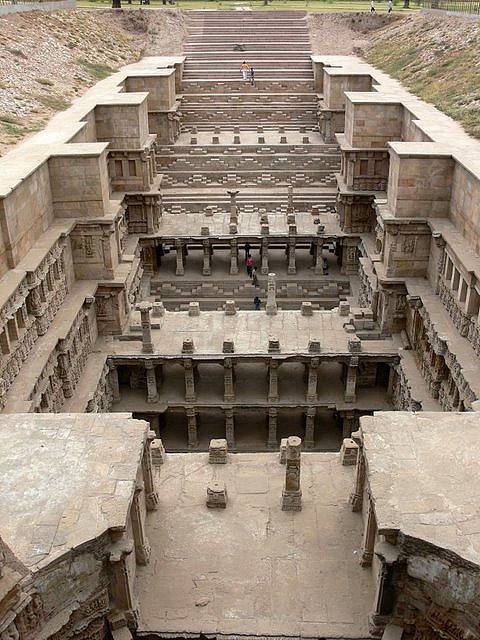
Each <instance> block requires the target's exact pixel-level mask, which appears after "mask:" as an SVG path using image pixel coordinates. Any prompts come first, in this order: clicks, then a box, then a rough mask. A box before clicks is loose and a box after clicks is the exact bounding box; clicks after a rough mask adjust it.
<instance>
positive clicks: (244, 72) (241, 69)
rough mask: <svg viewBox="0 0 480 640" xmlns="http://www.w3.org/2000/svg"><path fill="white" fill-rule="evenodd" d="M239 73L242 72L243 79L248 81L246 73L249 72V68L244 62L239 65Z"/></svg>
mask: <svg viewBox="0 0 480 640" xmlns="http://www.w3.org/2000/svg"><path fill="white" fill-rule="evenodd" d="M240 71H241V72H242V76H243V79H244V80H248V72H249V71H250V67H249V66H248V64H247V63H246V62H245V60H244V61H243V62H242V64H241V65H240Z"/></svg>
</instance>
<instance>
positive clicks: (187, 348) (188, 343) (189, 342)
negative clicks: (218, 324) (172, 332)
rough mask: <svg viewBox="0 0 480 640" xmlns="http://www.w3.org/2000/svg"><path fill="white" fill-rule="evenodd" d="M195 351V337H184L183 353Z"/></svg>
mask: <svg viewBox="0 0 480 640" xmlns="http://www.w3.org/2000/svg"><path fill="white" fill-rule="evenodd" d="M194 351H195V347H194V344H193V338H184V339H183V345H182V353H193V352H194Z"/></svg>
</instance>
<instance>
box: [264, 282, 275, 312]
mask: <svg viewBox="0 0 480 640" xmlns="http://www.w3.org/2000/svg"><path fill="white" fill-rule="evenodd" d="M265 310H266V312H267V315H269V316H274V315H275V314H276V313H277V310H278V307H277V286H276V284H275V274H274V273H269V274H268V283H267V304H266V306H265Z"/></svg>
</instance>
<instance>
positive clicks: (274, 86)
mask: <svg viewBox="0 0 480 640" xmlns="http://www.w3.org/2000/svg"><path fill="white" fill-rule="evenodd" d="M182 89H183V91H185V92H186V93H216V92H217V91H222V93H223V92H225V91H226V90H228V91H231V92H232V93H247V92H250V93H261V92H265V93H267V92H268V93H271V92H272V91H273V92H276V93H294V92H295V91H301V92H305V91H313V81H312V80H310V79H301V80H300V79H295V78H291V79H290V78H283V79H282V80H279V79H276V78H268V79H259V80H257V81H256V83H255V86H254V87H252V86H251V85H250V84H248V83H246V82H244V81H243V80H240V79H239V78H238V77H237V78H232V79H224V80H211V79H209V78H205V77H203V78H197V79H195V80H183V83H182Z"/></svg>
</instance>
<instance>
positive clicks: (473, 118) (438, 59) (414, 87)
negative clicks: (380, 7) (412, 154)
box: [367, 15, 480, 138]
mask: <svg viewBox="0 0 480 640" xmlns="http://www.w3.org/2000/svg"><path fill="white" fill-rule="evenodd" d="M367 60H368V62H370V63H372V64H373V65H375V66H376V67H378V68H380V69H382V70H384V71H386V72H387V73H388V74H390V75H391V76H393V77H394V78H397V79H398V80H400V81H401V82H402V83H403V84H404V85H405V86H406V87H407V88H408V89H410V90H411V91H412V92H413V93H415V94H416V95H417V96H419V97H420V98H422V99H423V100H426V101H427V102H430V103H432V104H434V105H435V106H436V107H437V108H438V109H440V110H441V111H443V112H444V113H446V114H447V115H449V116H451V117H452V118H454V119H455V120H458V121H459V122H461V124H462V125H463V127H464V129H465V130H466V131H467V132H468V133H470V134H471V135H472V136H475V137H476V138H480V81H479V78H480V24H479V23H476V22H473V21H470V20H465V19H462V18H455V17H448V18H447V17H432V16H423V15H417V16H415V17H410V18H407V19H406V20H405V21H402V22H401V23H397V24H396V25H393V26H392V27H389V28H387V29H384V30H383V31H382V32H381V33H380V34H379V35H378V36H376V37H374V38H373V44H372V47H371V48H370V49H369V51H368V53H367Z"/></svg>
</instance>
